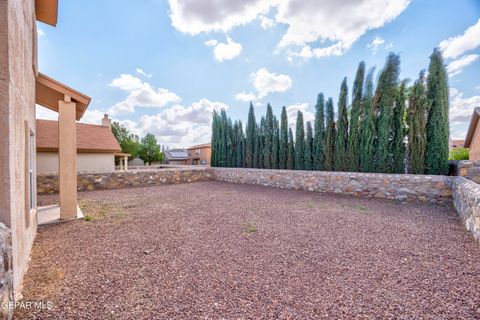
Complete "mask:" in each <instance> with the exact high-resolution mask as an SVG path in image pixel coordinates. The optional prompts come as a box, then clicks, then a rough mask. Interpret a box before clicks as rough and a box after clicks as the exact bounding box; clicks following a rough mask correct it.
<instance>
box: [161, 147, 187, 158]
mask: <svg viewBox="0 0 480 320" xmlns="http://www.w3.org/2000/svg"><path fill="white" fill-rule="evenodd" d="M164 153H165V158H166V159H167V160H187V159H188V153H187V150H185V149H169V150H165V151H164Z"/></svg>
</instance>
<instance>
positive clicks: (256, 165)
mask: <svg viewBox="0 0 480 320" xmlns="http://www.w3.org/2000/svg"><path fill="white" fill-rule="evenodd" d="M255 125H256V124H255ZM260 140H261V132H260V128H259V127H258V126H256V129H255V135H254V146H253V147H254V150H253V164H252V165H253V168H260V153H261V152H262V151H261V150H260Z"/></svg>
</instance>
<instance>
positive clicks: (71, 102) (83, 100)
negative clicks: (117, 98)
mask: <svg viewBox="0 0 480 320" xmlns="http://www.w3.org/2000/svg"><path fill="white" fill-rule="evenodd" d="M35 99H36V101H35V102H36V104H38V105H41V106H43V107H45V108H48V109H50V110H53V111H55V112H57V113H58V136H59V148H58V157H59V159H58V160H59V161H58V162H59V168H58V172H59V191H60V192H59V194H60V195H59V203H60V204H59V205H51V206H48V207H39V208H38V216H37V219H38V224H39V225H42V224H47V223H53V222H58V221H61V220H70V219H77V218H81V217H83V215H82V211H81V210H80V208H79V207H78V204H77V133H76V127H75V122H76V121H78V120H80V119H81V118H82V116H83V115H84V113H85V110H86V109H87V107H88V105H89V103H90V100H91V98H90V97H88V96H87V95H85V94H83V93H81V92H78V91H77V90H74V89H72V88H70V87H68V86H66V85H64V84H63V83H60V82H58V81H56V80H54V79H52V78H50V77H48V76H46V75H44V74H42V73H39V74H38V77H37V80H36V97H35Z"/></svg>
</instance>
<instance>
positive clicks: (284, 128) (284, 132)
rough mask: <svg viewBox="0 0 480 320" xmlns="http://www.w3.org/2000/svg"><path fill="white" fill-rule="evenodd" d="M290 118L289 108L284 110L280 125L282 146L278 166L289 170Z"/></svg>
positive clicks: (280, 146)
mask: <svg viewBox="0 0 480 320" xmlns="http://www.w3.org/2000/svg"><path fill="white" fill-rule="evenodd" d="M288 151H289V150H288V118H287V108H285V107H283V108H282V116H281V124H280V145H279V151H278V154H279V155H278V157H279V159H278V165H279V168H280V169H286V168H287V158H288Z"/></svg>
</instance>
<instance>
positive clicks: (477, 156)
mask: <svg viewBox="0 0 480 320" xmlns="http://www.w3.org/2000/svg"><path fill="white" fill-rule="evenodd" d="M469 149H470V155H469V159H470V160H480V121H478V122H477V127H476V128H475V131H474V133H473V137H472V141H470V148H469Z"/></svg>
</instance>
